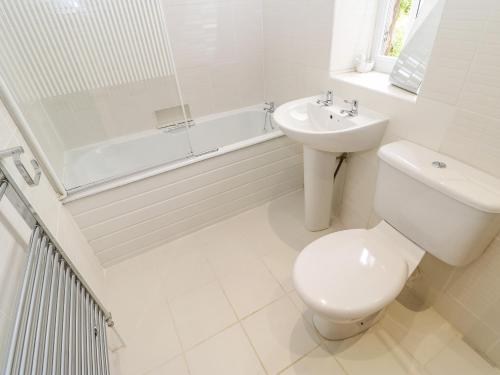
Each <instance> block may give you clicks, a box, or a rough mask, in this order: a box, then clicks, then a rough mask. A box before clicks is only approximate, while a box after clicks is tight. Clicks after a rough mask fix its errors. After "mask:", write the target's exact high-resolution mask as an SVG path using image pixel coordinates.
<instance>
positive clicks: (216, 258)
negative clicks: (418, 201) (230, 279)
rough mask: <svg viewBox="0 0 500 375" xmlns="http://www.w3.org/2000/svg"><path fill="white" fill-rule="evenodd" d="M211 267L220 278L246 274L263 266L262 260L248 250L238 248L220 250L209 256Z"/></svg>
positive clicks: (231, 247) (229, 247)
mask: <svg viewBox="0 0 500 375" xmlns="http://www.w3.org/2000/svg"><path fill="white" fill-rule="evenodd" d="M207 256H208V259H209V262H210V265H211V266H212V269H213V270H214V272H215V275H216V276H217V277H218V278H220V279H221V278H224V277H225V276H227V275H230V274H235V273H236V274H237V273H241V272H245V271H247V270H248V269H251V268H255V267H259V266H260V265H262V262H261V260H260V259H259V257H257V256H256V255H255V254H253V253H252V252H250V251H249V250H248V249H242V248H240V247H238V246H228V247H226V248H224V249H223V248H219V249H217V250H216V251H212V252H210V253H209V254H207Z"/></svg>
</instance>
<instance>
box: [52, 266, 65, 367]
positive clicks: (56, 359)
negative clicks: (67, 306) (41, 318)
mask: <svg viewBox="0 0 500 375" xmlns="http://www.w3.org/2000/svg"><path fill="white" fill-rule="evenodd" d="M65 267H66V265H65V263H64V261H61V262H60V263H59V280H58V284H57V299H56V304H57V308H56V314H55V317H54V319H55V326H54V355H53V356H52V366H51V369H52V374H60V373H61V351H62V346H61V341H62V340H61V334H62V318H63V300H64V277H65V272H64V269H65Z"/></svg>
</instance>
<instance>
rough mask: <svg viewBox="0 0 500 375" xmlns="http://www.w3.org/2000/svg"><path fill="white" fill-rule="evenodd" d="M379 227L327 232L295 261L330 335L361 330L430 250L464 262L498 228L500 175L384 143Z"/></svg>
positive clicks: (303, 288) (303, 290)
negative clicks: (327, 233)
mask: <svg viewBox="0 0 500 375" xmlns="http://www.w3.org/2000/svg"><path fill="white" fill-rule="evenodd" d="M378 156H379V159H380V164H379V170H378V179H377V188H376V194H375V211H376V213H377V214H378V215H379V216H380V218H381V219H383V220H382V221H381V222H380V224H378V225H377V226H376V227H374V228H372V229H369V230H364V229H354V230H345V231H340V232H336V233H332V234H329V235H326V236H324V237H322V238H320V239H318V240H316V241H314V242H312V243H311V244H310V245H308V246H307V247H306V248H305V249H304V250H302V252H301V253H300V255H299V256H298V258H297V260H296V261H295V266H294V275H293V276H294V283H295V287H296V290H297V293H298V294H299V295H300V297H301V298H302V299H303V300H304V302H305V303H306V304H307V305H308V306H309V307H310V309H311V310H312V311H313V312H314V316H313V321H314V324H315V326H316V328H317V329H318V331H319V332H320V334H321V335H322V336H323V337H325V338H327V339H330V340H339V339H344V338H346V337H349V336H353V335H355V334H357V333H360V332H362V331H364V330H366V329H368V328H369V327H370V326H372V325H373V324H374V323H376V322H377V320H378V319H379V318H380V316H381V312H382V311H383V309H384V307H385V306H387V305H388V304H389V303H391V302H392V301H393V300H394V299H395V298H396V297H397V296H398V294H399V293H400V292H401V290H402V289H403V287H404V285H405V283H406V281H407V279H408V277H409V276H410V274H411V273H412V272H413V271H414V270H415V268H416V267H417V266H418V264H419V262H420V260H421V259H422V257H423V256H424V254H425V252H426V251H428V252H429V253H431V254H433V255H434V256H435V257H437V258H439V259H441V260H442V261H444V262H446V263H448V264H450V265H453V266H463V265H466V264H468V263H470V262H472V261H473V260H474V259H476V258H477V257H478V256H480V255H481V253H482V252H483V251H484V249H485V248H486V247H487V246H488V244H489V243H490V242H491V240H492V239H493V238H494V237H495V235H496V234H497V232H498V231H499V230H500V180H499V179H497V178H494V177H492V176H490V175H488V174H486V173H484V172H481V171H479V170H477V169H475V168H472V167H470V166H468V165H465V164H463V163H461V162H459V161H456V160H454V159H452V158H450V157H447V156H444V155H442V154H439V153H436V152H434V151H431V150H428V149H426V148H423V147H421V146H418V145H415V144H412V143H410V142H407V141H398V142H394V143H391V144H388V145H386V146H383V147H382V148H380V150H379V152H378Z"/></svg>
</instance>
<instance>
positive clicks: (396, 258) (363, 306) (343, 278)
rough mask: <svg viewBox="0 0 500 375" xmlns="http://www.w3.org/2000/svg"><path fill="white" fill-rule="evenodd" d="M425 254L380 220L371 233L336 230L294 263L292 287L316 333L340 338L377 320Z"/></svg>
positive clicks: (317, 241) (305, 250)
mask: <svg viewBox="0 0 500 375" xmlns="http://www.w3.org/2000/svg"><path fill="white" fill-rule="evenodd" d="M424 254H425V251H424V250H422V249H421V248H420V247H418V246H417V245H415V244H414V243H413V242H411V241H410V240H408V239H407V238H405V237H404V236H403V235H402V234H401V233H399V232H398V231H397V230H395V229H394V228H392V227H391V226H390V225H389V224H387V223H386V222H385V221H382V222H381V223H380V224H378V225H377V226H376V227H375V228H373V229H369V230H363V229H353V230H345V231H340V232H336V233H332V234H329V235H327V236H324V237H321V238H319V239H318V240H316V241H314V242H312V243H311V244H310V245H308V246H307V247H306V248H305V249H304V250H303V251H302V252H301V253H300V255H299V256H298V258H297V260H296V262H295V265H294V272H293V277H294V284H295V288H296V290H297V293H298V294H299V295H300V296H301V297H302V299H303V300H304V302H305V303H306V304H307V305H308V306H309V307H310V308H311V309H312V311H313V312H314V315H313V322H314V325H315V326H316V328H317V329H318V331H319V332H320V334H321V335H322V336H323V337H325V338H327V339H330V340H339V339H344V338H346V337H350V336H353V335H356V334H358V333H360V332H362V331H364V330H366V329H368V328H369V327H370V326H372V325H373V324H374V323H376V322H377V321H378V319H379V318H380V316H381V312H382V310H383V309H384V307H385V306H387V305H388V304H389V303H390V302H392V301H393V300H394V299H395V298H396V297H397V295H398V294H399V293H400V292H401V290H402V289H403V287H404V285H405V283H406V281H407V279H408V277H409V275H410V274H411V273H412V272H413V270H414V269H415V268H416V266H417V265H418V263H419V262H420V260H421V259H422V257H423V256H424Z"/></svg>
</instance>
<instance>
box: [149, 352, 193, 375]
mask: <svg viewBox="0 0 500 375" xmlns="http://www.w3.org/2000/svg"><path fill="white" fill-rule="evenodd" d="M145 375H190V374H189V370H188V368H187V365H186V361H185V360H184V357H183V356H182V355H180V356H178V357H175V358H174V359H172V360H171V361H169V362H167V363H166V364H164V365H163V366H160V367H158V368H156V369H154V370H153V371H149V372H148V373H146V374H145Z"/></svg>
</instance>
